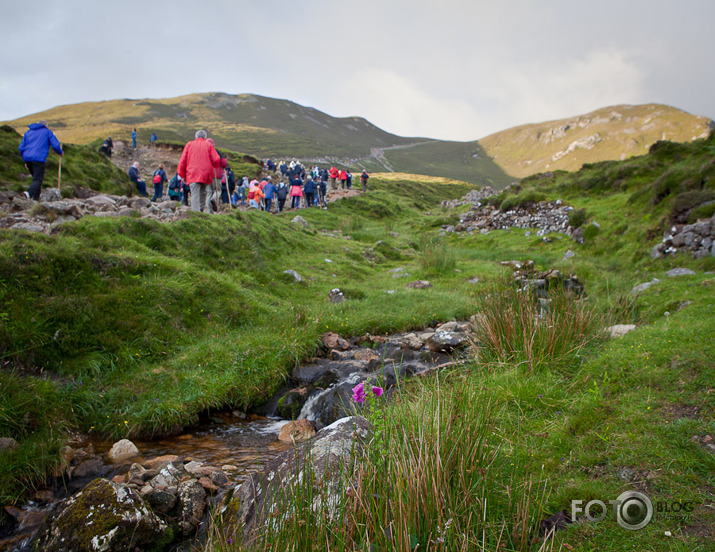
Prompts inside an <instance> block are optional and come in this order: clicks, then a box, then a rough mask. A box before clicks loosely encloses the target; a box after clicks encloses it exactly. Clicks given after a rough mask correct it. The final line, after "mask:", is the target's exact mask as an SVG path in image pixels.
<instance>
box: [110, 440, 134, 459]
mask: <svg viewBox="0 0 715 552" xmlns="http://www.w3.org/2000/svg"><path fill="white" fill-rule="evenodd" d="M138 455H139V449H138V448H137V447H136V445H135V444H134V443H132V442H131V441H130V440H129V439H122V440H121V441H117V442H116V443H114V445H112V448H111V450H110V451H109V452H108V453H107V458H109V460H110V461H112V462H121V461H122V460H126V459H127V458H132V457H133V456H138Z"/></svg>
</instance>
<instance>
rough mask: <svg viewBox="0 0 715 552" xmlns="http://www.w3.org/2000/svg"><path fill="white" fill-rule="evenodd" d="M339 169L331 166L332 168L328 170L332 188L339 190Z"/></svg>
mask: <svg viewBox="0 0 715 552" xmlns="http://www.w3.org/2000/svg"><path fill="white" fill-rule="evenodd" d="M338 174H339V173H338V169H336V168H335V167H330V170H329V171H328V176H329V177H330V189H331V190H337V189H338V183H337V180H338Z"/></svg>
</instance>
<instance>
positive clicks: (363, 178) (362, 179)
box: [360, 170, 370, 192]
mask: <svg viewBox="0 0 715 552" xmlns="http://www.w3.org/2000/svg"><path fill="white" fill-rule="evenodd" d="M368 178H370V175H369V174H367V171H365V170H363V171H362V174H361V175H360V183H361V184H362V191H363V192H367V179H368Z"/></svg>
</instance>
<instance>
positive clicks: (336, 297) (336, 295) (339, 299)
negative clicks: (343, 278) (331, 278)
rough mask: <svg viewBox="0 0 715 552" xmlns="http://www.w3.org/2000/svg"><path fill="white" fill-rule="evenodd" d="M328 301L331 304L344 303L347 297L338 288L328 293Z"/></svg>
mask: <svg viewBox="0 0 715 552" xmlns="http://www.w3.org/2000/svg"><path fill="white" fill-rule="evenodd" d="M328 301H330V302H331V303H344V302H345V295H343V292H342V291H340V290H339V289H338V288H334V289H331V290H330V293H328Z"/></svg>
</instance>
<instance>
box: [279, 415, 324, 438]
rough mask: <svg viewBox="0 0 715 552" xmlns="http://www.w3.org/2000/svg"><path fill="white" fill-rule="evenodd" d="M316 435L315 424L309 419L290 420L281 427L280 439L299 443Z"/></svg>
mask: <svg viewBox="0 0 715 552" xmlns="http://www.w3.org/2000/svg"><path fill="white" fill-rule="evenodd" d="M314 436H315V425H314V424H313V423H312V422H311V421H309V420H296V421H294V422H288V423H287V424H286V425H284V426H283V427H282V428H281V432H280V434H279V435H278V440H279V441H281V442H283V443H298V442H300V441H307V440H308V439H310V438H311V437H314Z"/></svg>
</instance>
